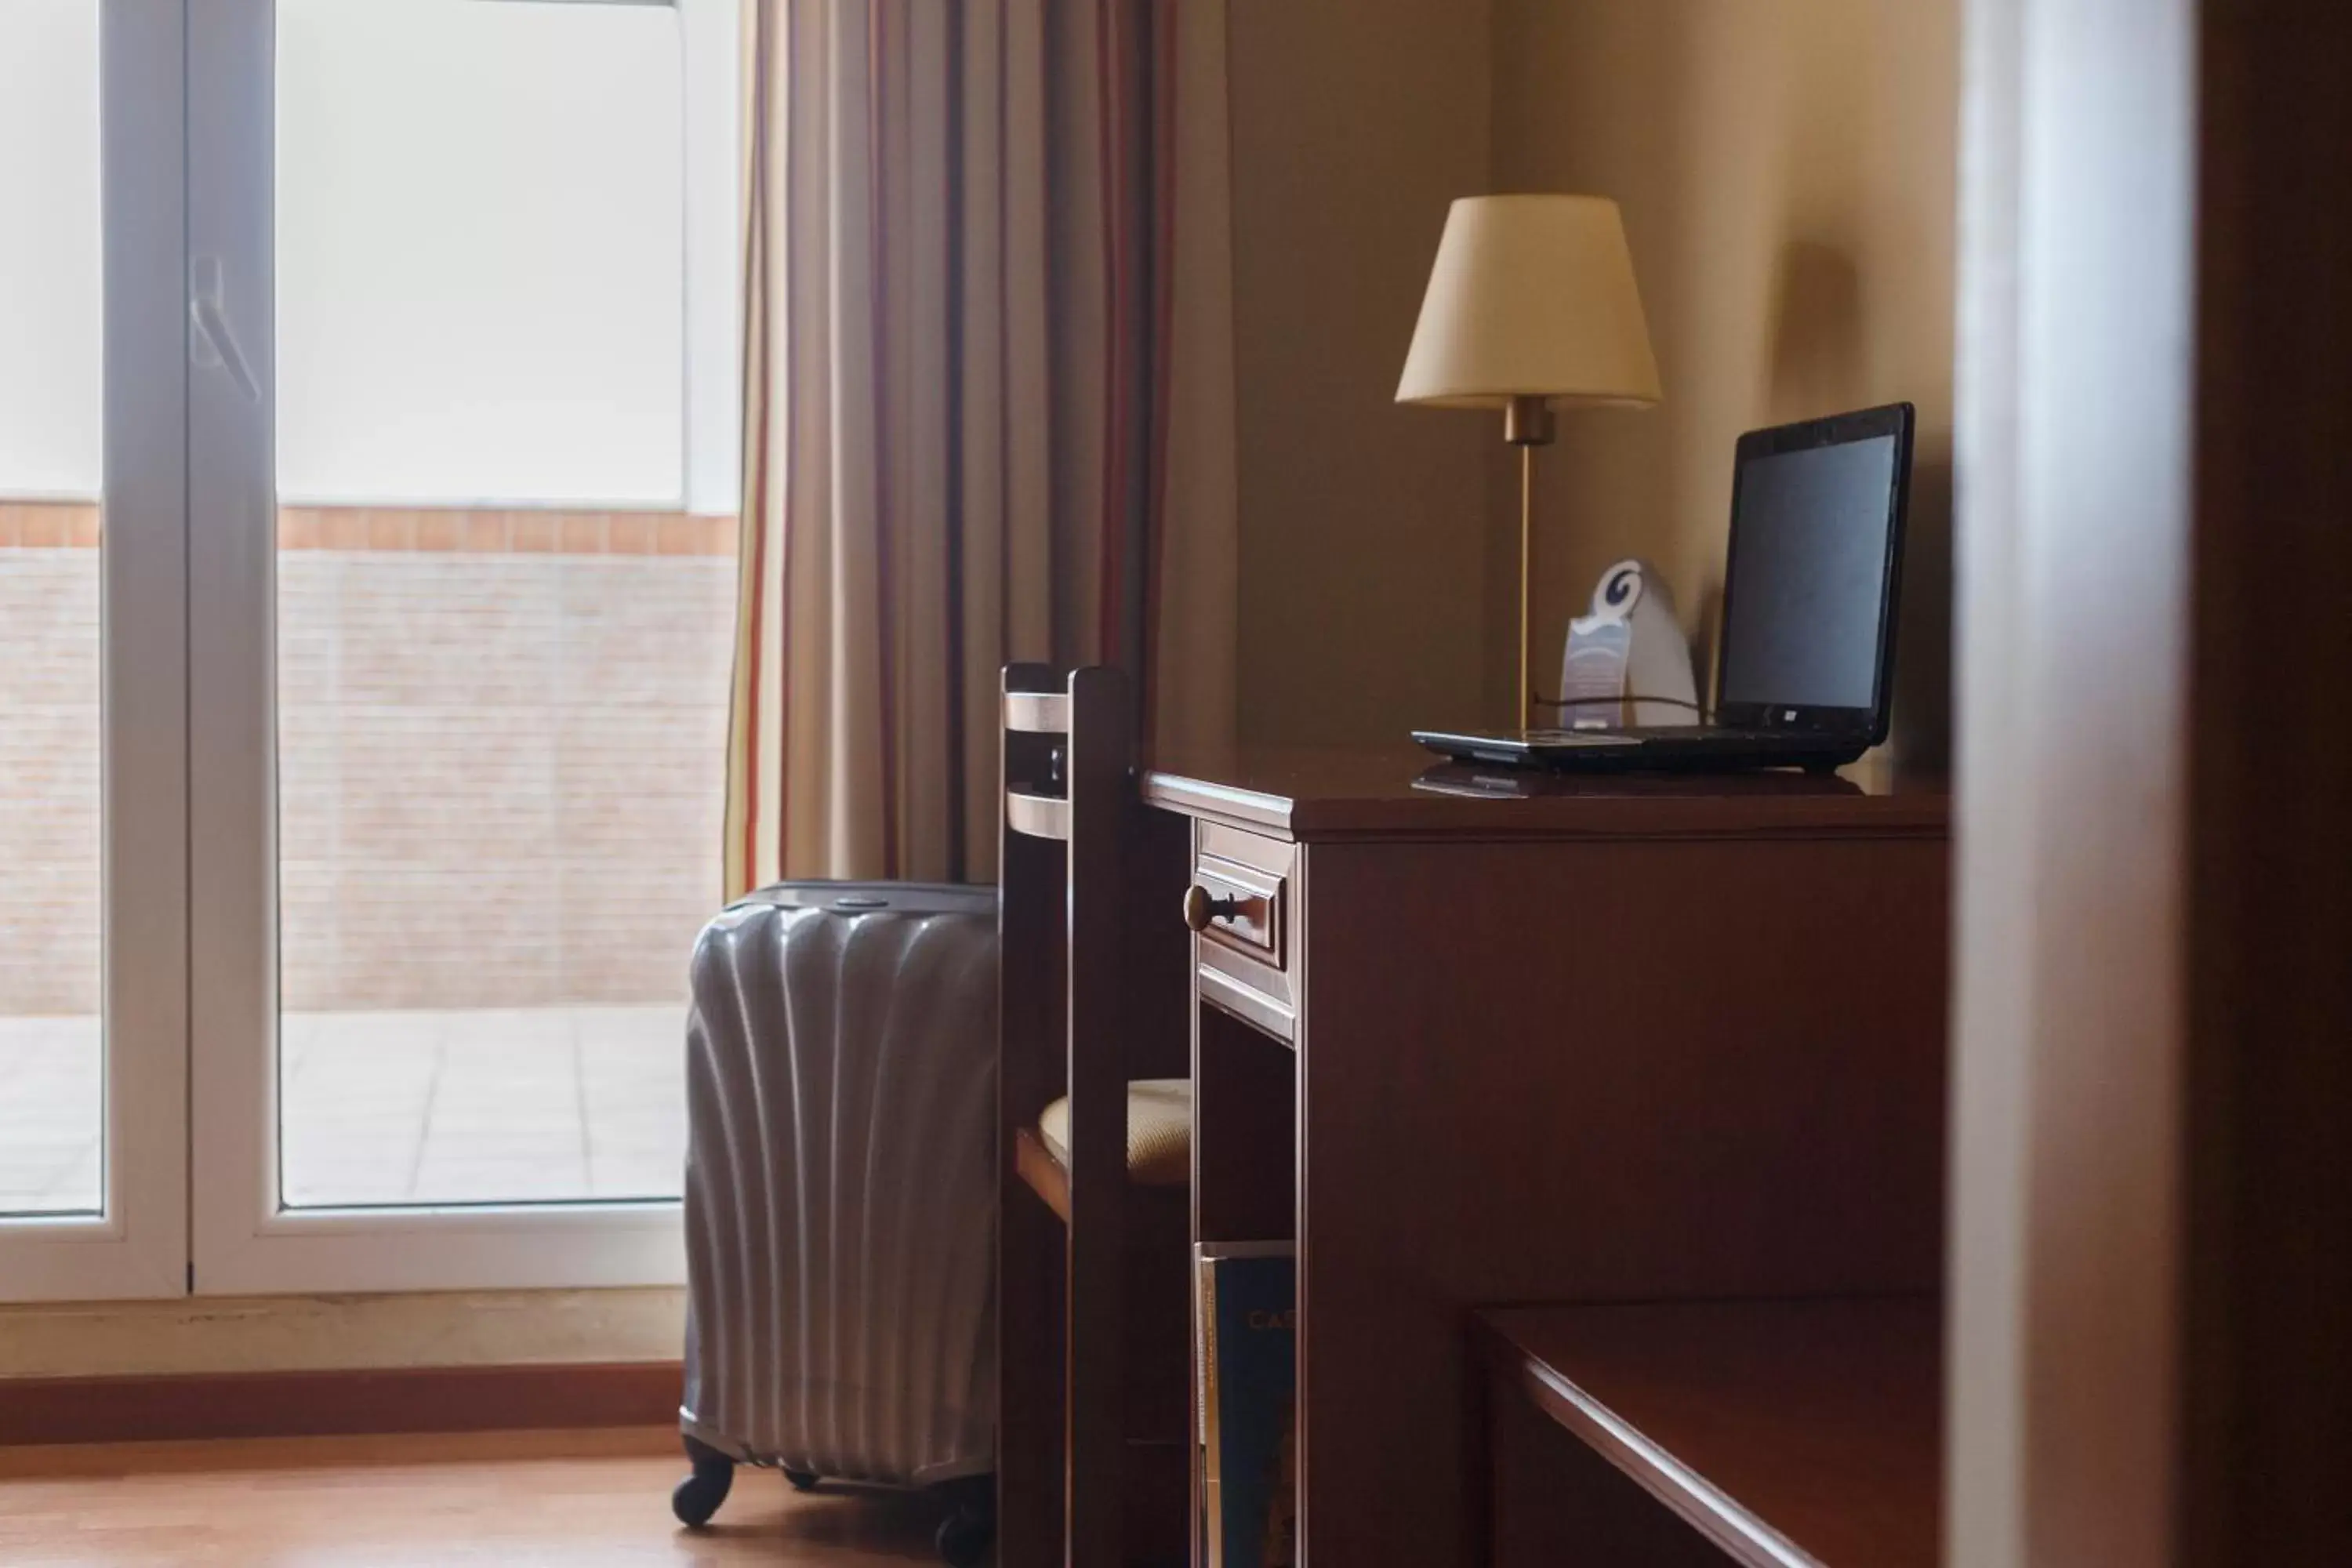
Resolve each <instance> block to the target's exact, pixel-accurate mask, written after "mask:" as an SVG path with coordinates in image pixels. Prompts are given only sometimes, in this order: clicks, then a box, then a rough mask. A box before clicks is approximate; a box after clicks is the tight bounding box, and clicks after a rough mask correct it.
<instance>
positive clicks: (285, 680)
mask: <svg viewBox="0 0 2352 1568" xmlns="http://www.w3.org/2000/svg"><path fill="white" fill-rule="evenodd" d="M734 526H735V525H734V521H733V520H732V519H726V518H701V517H685V516H649V515H646V514H633V513H609V514H608V513H591V512H543V511H542V512H524V511H505V512H460V511H446V510H359V509H335V510H317V509H289V510H287V511H286V512H285V513H284V514H283V515H282V516H281V519H280V544H281V550H280V552H279V555H278V703H279V727H278V732H279V758H278V776H279V796H280V799H279V820H280V852H281V859H282V865H281V873H280V900H281V930H282V945H281V955H282V977H283V992H284V1004H285V1005H286V1006H287V1007H289V1009H295V1010H301V1011H313V1010H316V1011H347V1010H365V1009H376V1008H457V1007H505V1006H548V1005H574V1004H594V1003H632V1002H655V1001H664V1002H667V1001H672V1000H676V999H678V998H680V997H682V995H683V994H684V974H685V964H686V957H687V952H688V947H689V945H690V944H691V942H692V941H693V937H694V933H695V931H697V930H698V929H699V927H700V925H701V923H702V921H705V920H707V919H708V918H709V915H710V913H711V912H712V910H715V908H716V907H717V902H718V898H719V818H720V813H721V810H722V803H723V782H724V781H723V769H724V753H725V742H726V726H727V681H728V665H729V659H730V655H731V645H732V633H733V616H734V576H735V574H734V566H735V563H734V554H733V550H734ZM96 541H97V520H96V517H95V514H94V513H93V512H91V511H90V510H89V509H78V508H64V507H28V506H8V505H0V1016H21V1015H27V1014H32V1015H38V1014H86V1013H89V1012H93V1011H95V1010H96V1008H97V1005H98V986H99V969H98V962H97V959H98V940H99V938H98V931H99V924H98V894H99V887H98V879H99V871H98V864H99V862H98V847H99V824H98V805H99V722H98V689H99V666H98V647H99V629H98V620H99V612H98V569H99V552H98V551H97V550H96V549H95V548H93V547H92V546H93V545H94V544H95V543H96Z"/></svg>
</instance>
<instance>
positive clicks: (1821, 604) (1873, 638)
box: [1717, 434, 1901, 710]
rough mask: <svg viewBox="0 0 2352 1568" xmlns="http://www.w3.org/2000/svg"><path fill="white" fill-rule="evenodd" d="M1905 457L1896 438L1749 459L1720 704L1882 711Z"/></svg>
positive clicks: (1738, 498) (1743, 474)
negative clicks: (1882, 656)
mask: <svg viewBox="0 0 2352 1568" xmlns="http://www.w3.org/2000/svg"><path fill="white" fill-rule="evenodd" d="M1900 461H1901V451H1900V444H1899V440H1898V437H1896V436H1895V435H1892V434H1889V435H1878V436H1869V437H1864V438H1862V439H1858V440H1849V441H1840V442H1836V443H1834V444H1832V445H1828V446H1812V447H1801V448H1799V449H1797V450H1793V451H1786V450H1784V451H1765V452H1759V453H1756V454H1753V455H1751V454H1749V453H1748V452H1745V451H1743V452H1742V454H1741V461H1740V464H1739V469H1738V476H1737V479H1736V480H1735V491H1734V499H1733V504H1732V519H1731V558H1730V560H1729V562H1728V563H1727V564H1726V567H1725V571H1724V582H1725V590H1726V591H1725V605H1724V616H1725V624H1724V628H1723V664H1722V679H1721V682H1720V689H1719V690H1718V691H1717V702H1718V703H1720V704H1721V705H1722V706H1724V707H1725V708H1727V709H1728V708H1731V707H1734V706H1745V705H1756V706H1759V707H1764V708H1767V709H1772V710H1791V709H1821V708H1843V709H1862V710H1869V709H1871V708H1873V707H1874V705H1875V704H1876V702H1877V700H1878V696H1879V693H1878V657H1879V646H1880V637H1881V630H1882V626H1881V623H1882V620H1883V618H1884V617H1885V615H1886V613H1887V607H1888V605H1887V592H1886V587H1887V584H1886V574H1887V572H1888V569H1889V566H1890V553H1891V552H1890V551H1889V549H1888V543H1889V541H1888V537H1887V536H1888V531H1889V530H1890V529H1892V528H1893V527H1895V512H1896V507H1897V504H1898V494H1899V485H1898V481H1899V479H1900V475H1899V473H1898V471H1897V470H1898V465H1899V463H1900Z"/></svg>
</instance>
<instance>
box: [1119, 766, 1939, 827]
mask: <svg viewBox="0 0 2352 1568" xmlns="http://www.w3.org/2000/svg"><path fill="white" fill-rule="evenodd" d="M1143 797H1144V799H1145V800H1146V801H1148V802H1149V803H1150V804H1151V805H1156V806H1159V807H1160V808H1162V809H1164V810H1168V811H1175V812H1181V813H1182V814H1183V815H1185V816H1195V817H1201V818H1203V819H1206V820H1209V821H1214V822H1222V823H1225V824H1228V825H1230V826H1236V827H1244V828H1247V829H1250V830H1252V831H1254V832H1260V833H1271V834H1274V835H1276V837H1285V838H1295V839H1299V840H1305V841H1312V840H1316V839H1323V838H1334V839H1338V838H1380V837H1400V838H1421V837H1465V838H1487V837H1496V838H1514V837H1534V838H1549V837H1564V838H1574V837H1604V838H1617V837H1626V838H1643V837H1660V838H1677V837H1693V838H1709V837H1779V836H1783V835H1785V836H1789V837H1838V836H1845V835H1853V836H1857V837H1921V838H1940V837H1945V836H1946V835H1947V833H1948V831H1949V822H1950V797H1949V794H1948V786H1947V784H1946V782H1945V781H1944V780H1942V779H1940V778H1935V779H1916V780H1915V779H1907V778H1901V777H1897V776H1895V774H1894V773H1892V771H1891V770H1889V769H1886V768H1884V767H1881V766H1876V765H1874V764H1873V763H1870V762H1869V761H1867V760H1865V761H1864V762H1863V763H1857V764H1856V765H1855V766H1853V767H1851V768H1847V769H1844V770H1842V771H1841V772H1840V773H1838V774H1836V775H1835V776H1833V777H1825V778H1815V777H1812V776H1810V775H1808V774H1805V773H1794V772H1787V771H1776V772H1755V773H1543V772H1538V771H1532V770H1529V771H1521V770H1517V769H1511V768H1499V767H1485V766H1469V765H1465V764H1462V763H1448V762H1444V761H1442V760H1441V759H1439V758H1437V757H1435V756H1433V755H1432V754H1431V753H1430V752H1424V751H1423V750H1421V749H1420V748H1419V747H1416V746H1411V745H1402V744H1401V745H1395V746H1383V747H1374V748H1365V749H1349V750H1341V749H1327V750H1312V749H1296V748H1294V749H1272V748H1240V749H1234V750H1225V751H1220V752H1200V753H1180V754H1177V755H1172V756H1169V757H1165V758H1162V759H1160V761H1159V762H1157V763H1154V764H1153V765H1152V766H1151V767H1150V768H1149V769H1147V770H1146V772H1145V773H1144V778H1143Z"/></svg>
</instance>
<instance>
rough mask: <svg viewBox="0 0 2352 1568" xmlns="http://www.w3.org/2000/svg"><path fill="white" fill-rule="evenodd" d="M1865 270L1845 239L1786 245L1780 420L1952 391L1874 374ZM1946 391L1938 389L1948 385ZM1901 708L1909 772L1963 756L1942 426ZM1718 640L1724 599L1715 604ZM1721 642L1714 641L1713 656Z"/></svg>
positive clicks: (1922, 474)
mask: <svg viewBox="0 0 2352 1568" xmlns="http://www.w3.org/2000/svg"><path fill="white" fill-rule="evenodd" d="M1864 317H1865V311H1864V300H1863V288H1862V275H1861V272H1860V271H1859V269H1858V268H1856V267H1855V266H1854V263H1853V258H1851V257H1849V256H1847V255H1846V254H1845V252H1843V251H1842V250H1840V249H1838V248H1836V247H1833V246H1829V245H1823V244H1821V243H1818V242H1815V241H1810V240H1794V241H1791V242H1790V243H1789V244H1788V245H1787V246H1785V247H1782V249H1781V252H1780V269H1779V279H1778V282H1777V284H1776V286H1775V290H1774V300H1773V318H1772V328H1771V348H1770V352H1769V357H1768V359H1767V367H1766V376H1767V384H1766V388H1765V394H1766V396H1765V407H1766V409H1767V410H1768V417H1769V419H1770V421H1771V422H1772V423H1773V424H1776V425H1778V424H1784V423H1786V422H1788V421H1790V420H1796V419H1811V418H1816V417H1819V416H1822V415H1825V414H1835V413H1838V412H1840V411H1842V410H1844V409H1850V408H1859V407H1863V406H1865V405H1868V404H1871V403H1874V402H1891V401H1895V399H1897V398H1901V397H1906V396H1907V397H1910V398H1911V400H1912V401H1913V402H1921V401H1927V402H1928V403H1929V404H1930V406H1941V405H1942V403H1943V399H1942V397H1941V396H1940V395H1939V396H1937V397H1936V398H1934V399H1932V400H1928V399H1922V398H1921V397H1919V396H1917V395H1916V394H1915V392H1914V389H1911V388H1907V387H1905V388H1897V389H1895V390H1892V391H1890V390H1889V389H1888V388H1887V387H1885V385H1883V384H1876V383H1875V382H1874V378H1873V376H1872V375H1871V366H1870V356H1869V354H1868V353H1867V350H1866V347H1865V344H1866V338H1865V320H1864ZM1942 390H1943V389H1940V388H1939V389H1937V391H1938V392H1939V393H1940V392H1941V391H1942ZM1897 591H1898V594H1899V600H1898V604H1899V608H1898V610H1897V635H1896V639H1895V715H1894V721H1893V732H1892V734H1891V736H1890V737H1889V739H1890V743H1891V745H1892V748H1893V750H1894V752H1895V757H1896V759H1897V760H1898V761H1899V763H1901V764H1902V765H1903V766H1904V767H1905V768H1906V769H1919V770H1923V771H1927V772H1931V773H1941V772H1944V771H1946V770H1948V768H1949V766H1950V764H1951V732H1952V719H1951V713H1952V698H1951V690H1952V446H1951V436H1950V433H1949V432H1948V430H1944V429H1941V428H1935V429H1926V430H1922V431H1921V432H1920V434H1919V436H1918V438H1917V441H1916V446H1915V447H1914V450H1913V452H1912V459H1911V508H1910V515H1909V524H1908V528H1907V529H1906V534H1905V540H1904V552H1903V580H1902V583H1901V584H1900V585H1899V587H1898V590H1897ZM1719 626H1720V605H1715V604H1711V605H1708V607H1707V617H1706V629H1707V636H1708V637H1709V639H1710V640H1712V639H1713V638H1714V637H1717V636H1718V635H1719ZM1713 651H1714V650H1713V649H1712V648H1711V647H1710V648H1709V649H1707V650H1706V652H1707V655H1708V656H1709V658H1710V659H1711V658H1712V655H1713Z"/></svg>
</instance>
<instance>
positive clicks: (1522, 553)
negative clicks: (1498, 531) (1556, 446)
mask: <svg viewBox="0 0 2352 1568" xmlns="http://www.w3.org/2000/svg"><path fill="white" fill-rule="evenodd" d="M1535 538H1536V449H1535V447H1534V445H1533V444H1532V443H1529V444H1527V445H1523V446H1522V447H1519V728H1520V729H1522V730H1528V729H1532V728H1533V727H1534V725H1535V702H1534V696H1535V692H1534V684H1533V681H1532V680H1531V679H1530V666H1531V664H1532V662H1533V658H1534V656H1533V654H1532V653H1531V652H1530V651H1529V650H1530V649H1531V648H1532V647H1534V643H1533V642H1532V640H1531V639H1530V637H1529V631H1530V628H1529V626H1528V605H1529V600H1530V597H1531V595H1532V594H1533V592H1534V590H1533V586H1532V584H1534V582H1535Z"/></svg>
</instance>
